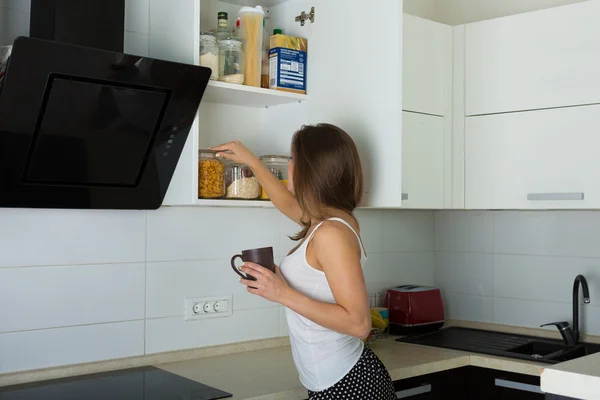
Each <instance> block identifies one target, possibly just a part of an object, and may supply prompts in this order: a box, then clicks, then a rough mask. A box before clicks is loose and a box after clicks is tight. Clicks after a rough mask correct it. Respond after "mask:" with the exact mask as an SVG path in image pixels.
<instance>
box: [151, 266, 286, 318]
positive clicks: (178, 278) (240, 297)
mask: <svg viewBox="0 0 600 400" xmlns="http://www.w3.org/2000/svg"><path fill="white" fill-rule="evenodd" d="M147 274H148V275H147V278H146V287H147V292H146V293H147V294H146V302H147V305H146V317H147V318H161V317H172V316H183V315H184V314H185V312H184V302H185V299H186V298H192V297H207V296H222V295H223V296H227V295H233V309H234V310H236V311H237V310H248V309H254V308H265V307H278V304H276V303H272V302H270V301H267V300H265V299H263V298H262V297H260V296H255V295H253V294H250V293H248V291H247V290H246V287H245V286H244V285H242V284H241V283H240V282H239V280H240V277H239V276H238V275H237V274H236V273H235V272H234V271H233V270H232V268H231V265H230V260H228V259H221V260H204V261H168V262H160V263H148V267H147Z"/></svg>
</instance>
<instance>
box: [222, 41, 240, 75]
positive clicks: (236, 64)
mask: <svg viewBox="0 0 600 400" xmlns="http://www.w3.org/2000/svg"><path fill="white" fill-rule="evenodd" d="M244 65H245V62H244V51H243V50H242V42H240V41H239V40H237V39H227V40H221V41H220V42H219V80H220V81H222V82H228V83H235V84H238V85H242V84H244Z"/></svg>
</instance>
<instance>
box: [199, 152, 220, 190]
mask: <svg viewBox="0 0 600 400" xmlns="http://www.w3.org/2000/svg"><path fill="white" fill-rule="evenodd" d="M223 196H225V164H223V162H222V161H221V160H219V159H218V158H217V152H216V151H212V150H200V151H199V152H198V198H201V199H219V198H221V197H223Z"/></svg>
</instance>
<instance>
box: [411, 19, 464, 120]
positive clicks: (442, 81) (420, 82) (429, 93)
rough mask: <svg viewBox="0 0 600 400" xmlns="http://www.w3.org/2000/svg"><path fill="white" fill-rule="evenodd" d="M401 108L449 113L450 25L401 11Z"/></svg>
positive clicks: (450, 108)
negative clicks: (402, 26) (402, 20)
mask: <svg viewBox="0 0 600 400" xmlns="http://www.w3.org/2000/svg"><path fill="white" fill-rule="evenodd" d="M403 30H404V38H403V42H404V46H403V53H404V57H403V63H402V66H403V67H402V78H403V81H404V82H403V91H402V109H403V110H405V111H413V112H420V113H424V114H431V115H439V116H444V115H450V113H452V58H453V54H452V51H453V50H452V49H453V44H452V27H451V26H449V25H444V24H440V23H437V22H433V21H429V20H426V19H423V18H418V17H415V16H412V15H408V14H404V28H403Z"/></svg>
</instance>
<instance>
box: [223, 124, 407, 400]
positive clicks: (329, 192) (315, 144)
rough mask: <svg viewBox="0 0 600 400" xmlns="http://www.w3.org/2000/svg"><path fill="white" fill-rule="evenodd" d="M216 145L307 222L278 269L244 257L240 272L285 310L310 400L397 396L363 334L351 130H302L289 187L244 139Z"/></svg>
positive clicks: (364, 303)
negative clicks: (272, 171)
mask: <svg viewBox="0 0 600 400" xmlns="http://www.w3.org/2000/svg"><path fill="white" fill-rule="evenodd" d="M213 150H217V151H218V152H220V153H219V156H220V157H223V158H226V159H229V160H232V161H235V162H239V163H244V164H247V165H248V166H249V167H250V168H251V169H252V171H253V172H254V174H255V176H256V178H257V179H258V180H259V181H260V183H261V185H262V187H263V188H264V190H265V191H266V192H267V194H268V195H269V197H270V199H271V201H272V202H273V204H274V205H275V206H276V207H277V208H278V209H279V211H281V212H282V213H283V214H285V215H286V216H287V217H289V218H290V219H292V220H293V221H295V222H297V223H298V224H299V225H301V226H302V227H303V229H302V231H300V233H298V234H297V235H296V236H295V237H293V238H292V239H294V240H297V241H300V244H299V245H298V246H297V247H296V248H295V249H294V250H292V252H290V254H289V255H288V256H287V257H286V258H285V259H284V260H283V262H282V264H281V269H279V268H277V267H276V268H275V273H273V272H271V271H269V270H268V269H266V268H263V267H261V266H260V265H256V264H252V263H244V265H243V266H242V268H241V270H242V271H243V272H246V273H250V274H251V275H252V276H254V277H256V278H257V281H247V280H242V281H241V283H242V284H244V285H246V286H247V287H248V289H247V290H248V291H249V292H250V293H253V294H255V295H258V296H262V297H264V298H265V299H267V300H270V301H273V302H277V303H280V304H282V305H283V306H285V307H286V311H287V321H288V325H289V332H290V341H291V344H292V353H293V356H294V362H295V364H296V367H297V369H298V372H299V374H300V380H301V381H302V384H303V385H304V386H305V387H306V388H307V389H308V390H309V398H310V400H328V399H345V400H352V399H357V400H370V399H373V400H390V399H395V398H396V396H395V393H394V387H393V384H392V380H391V378H390V376H389V374H388V372H387V370H386V369H385V367H384V366H383V364H382V363H381V361H380V360H379V359H378V358H377V356H376V355H375V354H374V353H373V352H372V351H371V350H370V349H368V348H365V347H364V345H363V342H362V341H361V339H362V338H365V337H367V336H368V335H369V334H370V331H371V317H370V313H369V298H368V294H367V290H366V286H365V280H364V275H363V272H362V264H363V263H364V261H365V260H366V254H365V251H364V248H363V245H362V242H361V239H360V235H359V232H360V230H359V225H358V222H357V220H356V218H354V216H353V214H352V213H353V211H354V209H355V208H356V207H357V205H358V204H359V202H360V200H361V197H362V193H363V181H362V168H361V164H360V158H359V156H358V151H357V149H356V146H355V144H354V142H353V141H352V139H351V138H350V136H349V135H348V134H347V133H346V132H344V131H343V130H341V129H340V128H338V127H336V126H333V125H327V124H320V125H316V126H304V127H303V128H302V129H300V130H299V131H298V132H296V134H295V135H294V138H293V140H292V158H291V160H290V162H289V166H288V172H289V183H288V189H287V190H286V188H285V187H284V186H283V185H282V184H281V183H280V182H279V181H278V180H277V178H276V177H275V176H274V175H273V174H272V173H271V172H270V171H269V170H267V169H266V168H265V167H264V166H263V165H262V164H261V162H260V161H259V160H258V159H257V158H256V157H255V156H254V155H253V154H252V153H251V152H250V151H249V150H248V149H247V148H246V147H244V146H243V145H242V144H241V143H239V142H232V143H227V144H223V145H221V146H218V147H215V148H214V149H213ZM292 193H295V197H294V195H293V194H292ZM250 286H252V287H250ZM253 287H254V288H253Z"/></svg>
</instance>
